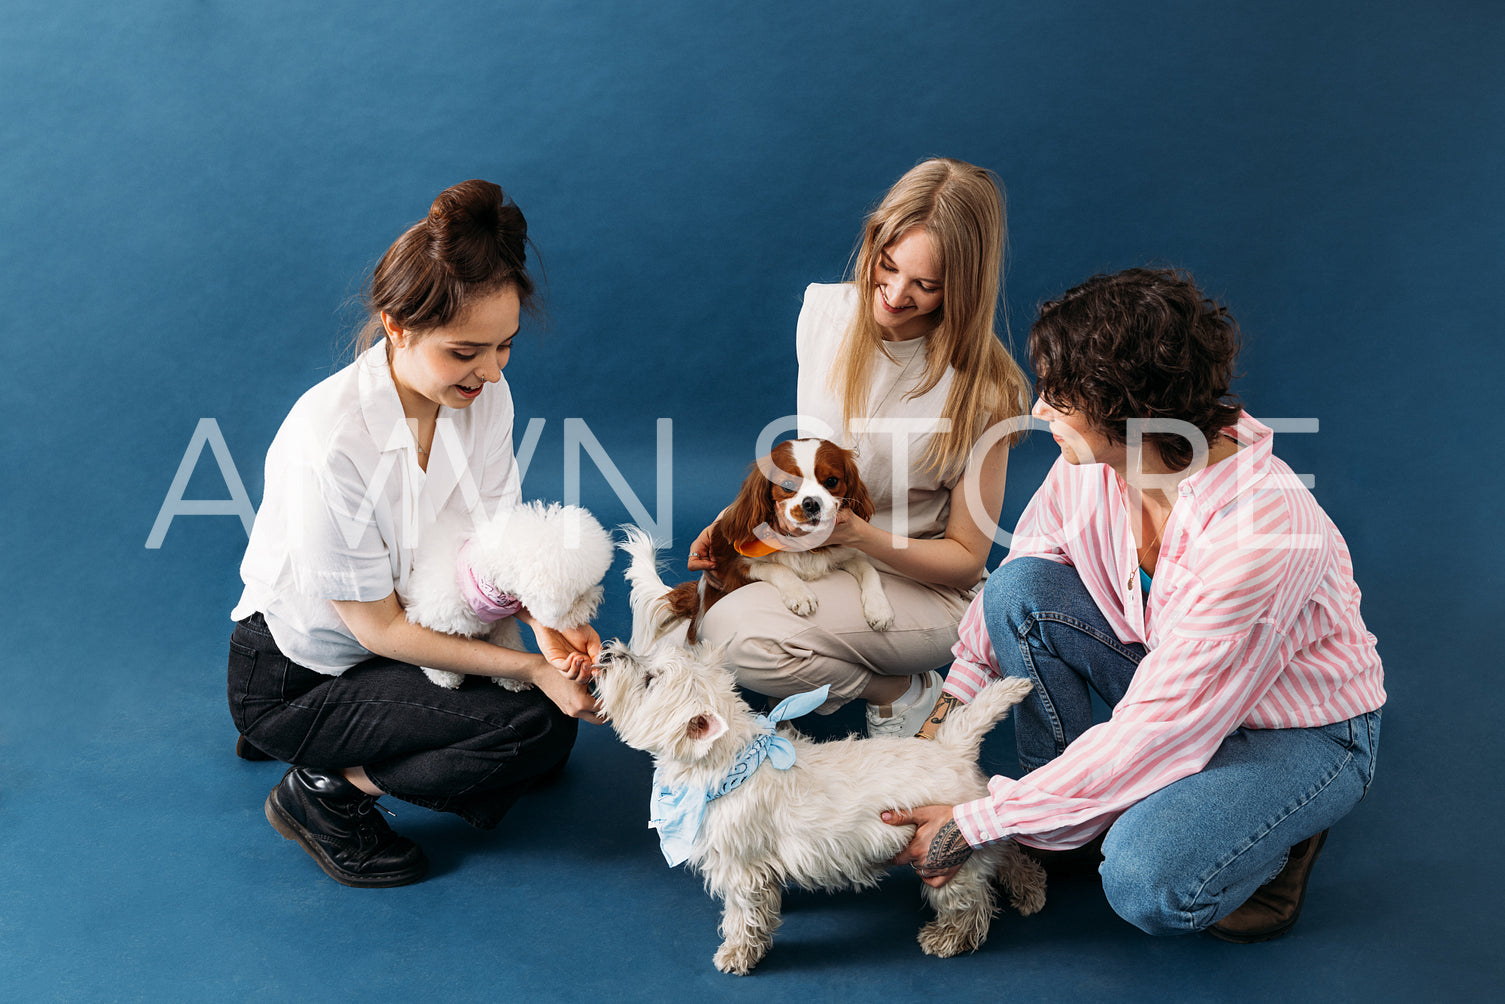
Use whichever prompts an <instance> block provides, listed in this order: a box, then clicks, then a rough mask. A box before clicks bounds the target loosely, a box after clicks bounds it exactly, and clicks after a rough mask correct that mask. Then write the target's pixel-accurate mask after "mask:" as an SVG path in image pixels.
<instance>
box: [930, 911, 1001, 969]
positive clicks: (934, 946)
mask: <svg viewBox="0 0 1505 1004" xmlns="http://www.w3.org/2000/svg"><path fill="white" fill-rule="evenodd" d="M987 939H988V929H987V927H986V926H983V927H982V928H981V929H980V930H979V929H978V928H977V927H976V926H975V925H971V924H965V923H957V922H955V921H945V920H941V919H940V918H937V919H935V920H932V921H931V922H930V923H928V924H926V925H925V926H924V927H922V928H920V939H919V940H920V948H921V949H922V950H923V951H924V952H925V954H926V955H934V956H935V957H936V958H938V959H949V958H951V957H952V956H953V955H960V954H961V953H963V952H975V951H977V950H978V949H979V948H981V947H982V943H983V942H984V941H986V940H987Z"/></svg>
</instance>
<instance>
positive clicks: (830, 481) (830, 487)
mask: <svg viewBox="0 0 1505 1004" xmlns="http://www.w3.org/2000/svg"><path fill="white" fill-rule="evenodd" d="M821 484H823V485H825V486H826V490H827V491H834V490H835V489H836V486H837V485H839V484H841V478H838V477H837V476H836V475H834V474H833V475H831V476H830V477H829V478H826V480H824V481H822V482H821Z"/></svg>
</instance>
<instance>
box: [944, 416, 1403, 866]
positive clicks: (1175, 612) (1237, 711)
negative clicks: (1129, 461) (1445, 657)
mask: <svg viewBox="0 0 1505 1004" xmlns="http://www.w3.org/2000/svg"><path fill="white" fill-rule="evenodd" d="M1226 432H1227V434H1228V435H1230V436H1232V437H1233V438H1234V439H1236V440H1237V441H1238V442H1239V443H1240V444H1241V445H1242V446H1243V447H1244V448H1243V449H1241V450H1240V451H1239V452H1238V453H1237V454H1236V455H1234V456H1233V457H1230V458H1228V459H1226V460H1224V461H1222V462H1220V463H1217V464H1213V465H1212V466H1210V467H1207V468H1205V469H1203V470H1201V471H1198V472H1197V473H1195V474H1193V475H1191V476H1190V477H1188V478H1186V479H1185V480H1184V481H1183V482H1181V485H1180V487H1179V492H1180V495H1179V497H1178V499H1177V501H1176V505H1175V508H1174V509H1172V511H1171V516H1170V520H1169V522H1168V523H1167V524H1166V527H1165V530H1164V531H1163V535H1162V543H1161V549H1160V557H1159V559H1158V561H1157V562H1156V565H1155V579H1154V583H1153V587H1152V589H1151V591H1150V596H1149V601H1148V604H1147V605H1146V604H1145V602H1144V600H1143V597H1142V594H1141V593H1140V587H1139V574H1138V569H1139V558H1138V555H1137V553H1136V551H1135V544H1134V535H1133V532H1132V530H1131V527H1130V523H1131V520H1130V516H1131V510H1130V507H1129V503H1128V496H1127V494H1126V486H1125V485H1124V483H1123V480H1122V479H1121V478H1120V477H1119V476H1118V474H1117V473H1116V472H1115V471H1114V470H1113V468H1112V467H1109V466H1108V465H1106V464H1084V465H1073V464H1068V463H1066V462H1065V461H1064V460H1059V461H1057V462H1056V464H1055V466H1054V467H1053V468H1052V469H1051V471H1050V474H1049V476H1047V478H1046V480H1045V484H1044V485H1042V486H1041V488H1040V490H1039V491H1038V492H1036V493H1035V497H1034V498H1033V499H1032V500H1031V501H1030V503H1029V505H1028V506H1027V507H1026V508H1025V510H1024V514H1023V515H1022V516H1021V517H1020V518H1019V527H1018V530H1017V531H1016V533H1015V537H1014V541H1013V545H1012V549H1011V550H1010V552H1009V556H1008V558H1007V559H1006V560H1007V561H1012V560H1014V559H1015V558H1020V557H1025V556H1034V557H1039V558H1046V559H1049V560H1051V561H1057V562H1060V563H1062V564H1066V565H1071V566H1073V567H1075V568H1076V569H1077V572H1078V573H1079V574H1080V575H1081V578H1082V582H1083V584H1084V585H1085V586H1086V588H1087V591H1088V592H1089V593H1090V594H1091V596H1092V598H1093V600H1094V601H1095V602H1096V603H1097V606H1098V609H1099V610H1101V611H1102V612H1103V614H1104V615H1105V616H1106V617H1107V620H1108V623H1109V624H1111V625H1112V627H1113V631H1114V633H1115V634H1117V635H1118V637H1119V639H1120V640H1122V641H1124V642H1137V643H1140V644H1142V645H1144V646H1145V648H1146V649H1147V650H1148V654H1147V655H1146V656H1145V657H1144V660H1143V661H1142V662H1141V663H1140V664H1139V668H1138V669H1137V671H1136V672H1135V674H1134V680H1133V682H1132V683H1131V684H1130V686H1129V689H1128V692H1127V693H1126V694H1125V695H1124V698H1123V700H1122V701H1120V702H1119V704H1118V707H1117V708H1116V709H1114V712H1113V716H1112V718H1111V719H1110V720H1109V721H1107V722H1103V723H1100V724H1098V725H1095V726H1093V727H1092V728H1091V729H1089V730H1087V731H1086V732H1084V733H1083V734H1082V735H1081V736H1080V737H1078V738H1077V740H1076V741H1075V742H1073V743H1072V744H1071V745H1070V746H1069V747H1067V749H1066V751H1065V753H1063V754H1062V755H1061V756H1059V757H1057V758H1056V759H1055V760H1053V761H1051V762H1050V763H1048V764H1046V765H1045V766H1043V767H1041V768H1039V769H1038V770H1035V771H1032V772H1030V773H1029V774H1028V775H1027V776H1026V777H1025V778H1023V779H1021V780H1013V779H1011V778H1007V777H995V778H993V779H992V781H991V782H990V783H989V785H988V788H989V794H988V796H987V797H985V798H980V799H978V800H976V801H973V802H967V803H964V804H962V805H958V806H956V823H957V826H958V828H959V829H960V830H961V832H962V835H963V836H965V837H966V838H967V841H968V842H969V843H971V844H972V845H974V846H980V845H982V844H985V843H989V842H991V841H996V840H1001V839H1004V838H1005V837H1016V836H1017V837H1021V838H1022V842H1024V843H1027V844H1030V845H1032V846H1036V847H1041V848H1047V849H1065V848H1070V847H1077V846H1080V845H1082V844H1084V843H1086V842H1087V841H1089V840H1091V839H1092V838H1093V837H1095V836H1097V835H1098V834H1099V833H1102V832H1103V831H1104V830H1106V829H1107V828H1108V827H1109V826H1110V825H1112V823H1113V821H1114V820H1115V819H1116V818H1118V815H1119V814H1120V813H1122V812H1123V811H1124V810H1125V809H1127V808H1129V807H1130V806H1132V805H1133V804H1134V803H1136V802H1138V801H1139V800H1140V799H1142V798H1144V797H1145V796H1147V795H1150V794H1152V793H1153V792H1155V791H1158V790H1159V789H1161V788H1163V787H1165V786H1166V785H1167V784H1170V783H1171V782H1172V781H1176V780H1178V779H1180V778H1183V777H1187V776H1189V775H1191V774H1195V773H1196V772H1197V771H1199V770H1201V769H1202V768H1203V767H1204V766H1206V764H1207V761H1208V760H1209V759H1210V758H1211V757H1212V755H1213V753H1214V752H1216V751H1217V749H1218V746H1219V745H1221V743H1222V742H1223V739H1224V738H1225V737H1227V736H1228V735H1229V734H1231V733H1232V732H1233V731H1234V730H1235V729H1237V728H1238V727H1239V726H1247V727H1249V728H1258V729H1280V728H1307V727H1311V726H1317V725H1328V724H1332V723H1334V722H1340V721H1344V720H1345V719H1348V718H1352V717H1353V716H1354V715H1357V714H1362V713H1364V712H1367V711H1373V710H1374V709H1376V708H1378V707H1380V706H1381V705H1382V704H1384V703H1385V689H1384V676H1383V672H1382V670H1381V668H1380V658H1379V655H1378V653H1377V652H1376V651H1375V640H1374V636H1373V635H1372V634H1370V633H1369V632H1368V631H1367V630H1365V628H1364V622H1363V620H1362V619H1361V618H1360V616H1359V589H1358V586H1356V585H1355V584H1354V581H1353V563H1352V561H1351V559H1350V557H1349V553H1348V545H1347V544H1346V543H1345V542H1344V540H1343V537H1342V536H1341V535H1340V534H1339V533H1338V529H1337V527H1335V526H1334V525H1333V523H1332V521H1331V520H1330V519H1329V518H1328V516H1327V514H1326V513H1325V512H1323V511H1322V508H1321V507H1320V506H1319V505H1318V504H1317V501H1316V499H1314V498H1313V497H1312V494H1311V492H1309V491H1308V490H1307V489H1306V487H1305V486H1304V485H1302V484H1301V482H1300V480H1299V479H1298V478H1297V476H1296V475H1295V474H1293V473H1292V472H1291V469H1290V468H1289V467H1288V466H1287V465H1286V464H1285V463H1284V462H1282V461H1281V460H1279V459H1277V458H1276V457H1275V456H1274V455H1273V454H1272V452H1271V441H1272V439H1273V435H1274V434H1273V433H1272V432H1271V431H1270V429H1268V428H1267V427H1265V426H1264V425H1261V424H1260V423H1259V422H1257V421H1255V420H1254V419H1252V418H1250V417H1249V416H1248V415H1247V414H1244V415H1241V416H1240V418H1239V422H1238V424H1237V425H1236V426H1232V427H1230V428H1229V429H1227V430H1226ZM981 600H982V594H981V593H979V594H978V597H977V599H975V600H973V602H972V606H971V607H970V608H969V609H968V610H967V613H966V616H965V617H963V618H962V622H961V628H960V638H959V640H958V641H957V643H956V646H955V647H954V649H953V650H952V653H953V655H954V656H955V658H956V661H955V662H954V663H953V664H952V667H951V671H950V673H949V675H948V676H947V679H946V687H945V690H946V692H947V693H949V694H952V695H953V696H955V697H957V698H959V699H960V700H962V701H969V700H971V699H972V697H973V696H974V695H976V693H977V691H978V690H979V689H980V688H981V687H982V686H983V685H984V684H985V683H987V682H988V680H990V679H992V678H995V677H997V676H998V675H999V669H998V663H997V661H996V660H995V658H994V655H993V647H992V645H991V644H990V642H989V640H988V635H987V630H986V627H985V625H984V624H983V617H982V607H981Z"/></svg>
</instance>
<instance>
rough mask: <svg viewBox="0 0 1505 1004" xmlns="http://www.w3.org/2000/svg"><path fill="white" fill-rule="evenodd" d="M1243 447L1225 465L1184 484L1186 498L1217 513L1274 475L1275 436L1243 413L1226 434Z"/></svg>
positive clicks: (1210, 468)
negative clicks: (1268, 476) (1270, 475)
mask: <svg viewBox="0 0 1505 1004" xmlns="http://www.w3.org/2000/svg"><path fill="white" fill-rule="evenodd" d="M1223 434H1224V435H1226V436H1228V437H1230V438H1232V439H1233V440H1234V441H1235V442H1237V443H1238V444H1239V446H1241V447H1242V449H1240V450H1239V451H1238V452H1237V453H1236V454H1234V455H1233V456H1231V457H1229V458H1228V459H1227V460H1224V461H1223V462H1222V463H1218V464H1211V465H1209V466H1207V467H1204V468H1203V469H1202V470H1200V471H1197V472H1196V473H1195V474H1193V475H1191V476H1189V477H1187V478H1186V479H1185V480H1183V481H1182V482H1181V484H1180V486H1179V487H1178V489H1177V490H1178V492H1179V493H1180V495H1181V497H1182V498H1192V499H1195V501H1196V504H1197V506H1198V507H1199V508H1203V509H1212V510H1217V509H1221V508H1223V507H1224V506H1226V505H1228V503H1230V502H1232V501H1233V500H1234V499H1236V498H1237V497H1238V496H1239V495H1240V494H1242V493H1243V492H1245V491H1248V490H1249V489H1250V488H1252V487H1254V485H1256V484H1257V483H1259V482H1260V481H1261V480H1263V479H1264V478H1265V477H1266V476H1267V475H1268V474H1269V473H1270V461H1271V460H1272V458H1273V457H1274V439H1275V433H1274V432H1273V431H1272V430H1271V429H1270V428H1269V426H1267V425H1264V424H1263V423H1261V422H1259V421H1257V420H1256V419H1254V418H1252V417H1250V415H1249V413H1248V412H1239V417H1238V420H1237V421H1236V422H1235V423H1234V424H1233V425H1230V426H1228V427H1226V428H1225V429H1224V430H1223Z"/></svg>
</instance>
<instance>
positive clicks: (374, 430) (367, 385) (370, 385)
mask: <svg viewBox="0 0 1505 1004" xmlns="http://www.w3.org/2000/svg"><path fill="white" fill-rule="evenodd" d="M355 374H356V386H357V389H358V391H359V394H360V401H361V417H362V418H364V419H365V422H366V429H367V430H368V431H369V432H370V433H371V438H372V439H373V440H374V441H375V442H376V448H377V449H378V450H379V451H381V452H382V453H387V452H390V451H393V450H399V449H402V448H403V447H404V446H409V445H411V443H412V435H411V433H408V434H406V435H403V434H399V432H398V431H397V430H406V429H407V419H406V417H405V416H404V415H403V413H402V399H401V398H399V397H398V396H397V384H395V383H393V382H392V368H391V367H390V366H389V365H387V340H386V339H385V338H383V339H381V340H380V341H378V342H377V343H376V344H375V345H373V346H371V347H370V348H369V349H367V350H366V351H365V352H362V353H361V355H360V358H358V359H357V360H356V361H355Z"/></svg>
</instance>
